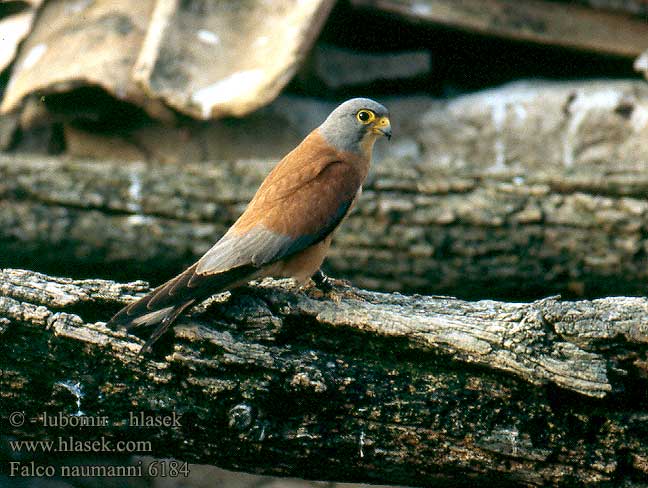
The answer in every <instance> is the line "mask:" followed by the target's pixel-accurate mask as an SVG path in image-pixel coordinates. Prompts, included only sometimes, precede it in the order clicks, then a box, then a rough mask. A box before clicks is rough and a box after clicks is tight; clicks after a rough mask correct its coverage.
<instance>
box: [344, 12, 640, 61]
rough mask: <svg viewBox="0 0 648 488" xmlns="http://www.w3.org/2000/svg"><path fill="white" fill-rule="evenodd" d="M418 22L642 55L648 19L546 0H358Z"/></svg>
mask: <svg viewBox="0 0 648 488" xmlns="http://www.w3.org/2000/svg"><path fill="white" fill-rule="evenodd" d="M352 3H353V4H354V5H357V6H363V7H371V8H375V9H379V10H384V11H386V12H389V13H391V14H399V15H401V16H404V17H406V18H409V19H411V20H414V21H418V22H428V23H432V24H440V25H446V26H450V27H457V28H460V29H464V30H467V31H471V32H479V33H482V34H486V35H495V36H500V37H506V38H511V39H517V40H523V41H531V42H537V43H541V44H551V45H558V46H565V47H571V48H577V49H582V50H588V51H597V52H603V53H608V54H614V55H617V56H628V57H634V56H638V55H639V54H640V53H641V52H642V51H643V50H644V49H646V48H647V47H648V44H647V43H648V40H647V39H648V25H646V23H645V22H644V21H643V19H641V18H639V17H637V18H635V17H633V16H630V15H628V14H626V13H622V12H614V11H606V10H598V9H592V8H588V7H586V6H582V5H578V4H574V3H565V2H551V1H545V0H523V1H519V0H486V1H484V0H461V1H453V0H416V1H414V0H353V2H352Z"/></svg>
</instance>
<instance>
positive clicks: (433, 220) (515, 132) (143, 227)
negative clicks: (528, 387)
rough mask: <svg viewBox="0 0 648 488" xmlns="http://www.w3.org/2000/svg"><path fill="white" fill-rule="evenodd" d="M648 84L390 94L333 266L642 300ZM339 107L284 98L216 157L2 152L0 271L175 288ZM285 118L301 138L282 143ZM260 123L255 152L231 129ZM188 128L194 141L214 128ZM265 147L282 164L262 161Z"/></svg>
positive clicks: (445, 285)
mask: <svg viewBox="0 0 648 488" xmlns="http://www.w3.org/2000/svg"><path fill="white" fill-rule="evenodd" d="M646 94H648V86H645V84H644V83H643V82H636V83H635V82H596V83H593V82H592V83H536V84H513V85H508V86H505V87H502V88H499V89H497V90H493V91H488V92H483V93H479V94H475V95H469V96H465V97H461V98H458V99H455V100H453V101H451V102H433V101H431V100H425V99H422V98H420V97H419V98H415V99H401V100H394V101H393V103H392V104H390V106H391V107H392V111H393V112H394V116H393V118H394V120H395V121H401V122H395V124H396V125H397V134H398V139H399V140H397V141H395V142H394V144H393V145H385V146H382V147H380V148H377V150H378V149H380V151H381V154H378V161H377V162H376V164H375V165H374V168H373V169H372V172H371V175H370V179H369V181H368V183H367V185H365V191H364V194H363V197H362V198H361V199H360V202H359V205H358V209H357V210H356V211H355V212H354V213H353V215H352V217H351V218H350V219H349V221H348V222H346V223H345V225H344V226H342V228H341V230H340V232H339V235H338V236H337V237H336V239H335V245H334V246H333V249H332V252H331V254H330V257H329V259H328V260H327V262H326V263H327V264H326V266H327V269H328V271H329V272H330V273H331V274H333V275H334V276H339V277H344V278H349V279H351V280H352V281H353V282H354V283H356V284H358V285H360V286H365V287H368V288H373V289H382V290H391V291H394V290H398V291H407V292H421V293H443V294H451V295H456V296H461V297H464V298H474V297H480V296H482V297H483V296H487V297H491V298H492V297H500V298H502V297H508V299H511V298H517V299H528V298H534V297H535V298H538V297H541V296H544V295H547V294H551V293H561V294H564V295H566V296H583V295H585V296H596V295H598V296H601V295H606V294H643V293H645V291H646V285H645V283H646V280H647V279H648V262H647V259H646V249H648V241H647V240H646V235H647V233H648V227H647V226H648V223H647V216H648V202H647V201H646V199H645V195H646V192H647V191H648V173H647V172H646V170H645V168H646V167H645V163H644V162H643V161H646V160H647V159H648V145H646V144H645V141H646V140H647V139H646V138H647V137H648V125H647V123H648V105H647V101H646ZM413 108H416V111H415V112H413V111H412V110H413ZM328 109H329V107H328V106H327V105H326V104H313V103H309V102H307V101H304V100H303V99H295V98H283V99H281V100H280V101H278V102H277V103H276V104H275V105H273V106H272V107H271V108H269V109H268V110H267V112H266V113H265V114H264V115H263V116H262V117H259V119H257V120H261V119H263V120H265V123H263V124H261V123H260V122H259V123H258V122H256V121H255V120H253V119H249V120H248V121H242V122H240V123H238V124H237V125H232V126H230V127H229V131H228V132H227V134H228V135H227V136H226V137H229V140H230V141H231V144H230V145H229V146H228V147H229V153H228V154H223V155H224V156H225V159H224V160H220V161H207V162H203V163H200V162H196V163H187V162H185V161H184V158H183V157H182V155H178V156H177V157H176V159H175V161H174V160H173V159H172V158H173V154H174V152H173V150H169V151H166V154H167V156H168V157H169V158H170V159H169V162H168V163H166V164H160V163H154V162H151V163H144V162H127V161H123V160H122V161H115V162H109V161H79V160H66V159H63V160H61V159H51V158H46V157H36V158H34V157H26V156H5V157H0V181H1V183H0V197H1V198H2V201H1V203H0V222H2V225H1V226H0V245H1V246H2V247H3V248H4V249H6V250H7V251H6V253H5V254H4V256H3V257H0V266H12V265H20V266H22V267H28V268H35V269H43V270H47V271H50V272H55V273H65V272H70V271H72V270H74V273H75V274H77V275H83V276H92V277H106V278H107V277H114V276H120V277H121V278H122V279H128V278H130V277H141V278H146V279H149V280H154V281H156V282H159V281H161V280H164V279H166V278H168V277H169V276H171V275H172V274H174V273H176V272H178V271H180V270H181V268H183V267H184V266H187V265H189V264H191V262H192V261H193V260H194V259H196V258H197V257H199V256H200V255H201V254H202V253H203V252H205V251H206V250H207V249H208V248H209V247H210V246H211V245H212V244H213V243H214V242H215V241H216V240H217V239H218V238H219V237H220V236H221V235H222V234H223V233H224V231H225V230H226V228H227V226H229V225H231V223H233V221H234V220H235V219H236V218H237V217H238V215H239V214H240V213H241V212H242V210H243V208H244V206H245V205H246V203H247V202H248V201H249V199H250V198H251V197H252V195H253V194H254V191H255V190H256V188H257V187H258V185H259V184H260V182H261V181H262V179H263V178H264V177H265V175H266V174H267V173H268V171H269V170H270V168H271V167H272V166H273V165H274V164H275V162H276V161H277V160H278V159H279V157H281V154H282V153H284V152H286V151H288V150H289V148H290V147H291V146H292V145H294V144H296V143H297V142H298V140H299V139H300V138H301V137H302V136H303V133H304V132H306V130H308V128H310V127H311V125H310V124H309V121H308V119H307V114H310V116H311V117H313V118H316V117H317V114H319V113H326V112H327V111H328ZM289 110H292V112H290V116H287V115H285V114H287V113H288V111H289ZM300 112H303V114H304V115H303V116H300ZM290 117H292V119H291V118H290ZM268 121H272V122H271V123H268ZM304 121H306V122H304ZM282 124H283V125H286V126H290V127H294V131H293V133H294V135H293V136H292V137H287V138H285V139H283V140H281V139H278V138H277V137H275V135H274V134H275V133H274V132H273V131H274V129H272V127H276V126H279V125H282ZM265 127H269V129H265ZM248 130H249V131H255V133H256V134H257V142H259V144H260V145H259V146H257V148H258V149H255V148H254V147H253V146H250V145H248V144H245V143H244V142H242V141H244V139H243V138H242V136H237V135H236V134H237V132H238V133H240V134H244V133H245V132H246V131H248ZM148 131H149V132H148V134H147V135H146V136H144V138H147V137H150V140H151V141H156V140H162V139H163V137H162V136H161V135H159V136H153V135H151V134H152V133H154V129H152V128H150V129H148ZM215 132H216V129H210V130H208V131H205V133H206V134H213V133H215ZM189 133H190V134H194V136H192V137H190V140H193V141H194V144H195V145H196V147H200V144H202V143H201V137H204V135H201V133H200V132H199V131H198V132H194V131H190V132H189ZM75 137H76V136H75ZM79 137H80V138H82V137H85V136H83V133H81V134H80V135H79ZM178 137H179V138H181V137H182V136H181V131H179V134H178ZM239 137H240V138H239ZM237 138H239V139H237ZM80 140H81V139H80ZM237 140H240V141H241V142H240V143H236V141H237ZM261 141H268V143H267V144H263V143H262V142H261ZM270 141H273V144H270ZM105 143H106V144H108V145H107V149H106V151H107V152H108V151H109V148H110V147H111V146H110V143H109V141H105ZM88 144H93V145H95V146H97V145H99V144H100V143H99V142H95V140H94V139H92V138H90V139H89V140H88ZM119 147H120V148H121V150H122V151H123V150H124V149H125V147H124V146H122V145H120V146H119ZM136 147H140V148H141V147H142V146H141V145H140V146H136ZM150 147H155V144H151V146H150ZM164 147H166V146H161V147H158V150H160V151H164ZM184 147H185V148H186V150H187V151H194V150H195V151H197V152H198V153H200V152H201V150H200V149H194V148H193V146H192V145H191V144H187V145H185V146H184ZM263 147H266V148H268V147H274V148H275V149H274V153H275V155H276V157H275V158H263V159H259V158H260V157H261V153H262V148H263ZM237 152H238V154H237ZM70 266H72V268H70ZM68 270H69V271H68ZM485 290H487V291H485Z"/></svg>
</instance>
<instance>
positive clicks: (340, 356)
mask: <svg viewBox="0 0 648 488" xmlns="http://www.w3.org/2000/svg"><path fill="white" fill-rule="evenodd" d="M147 290H148V286H147V285H146V283H143V282H137V283H130V284H118V283H114V282H111V281H104V280H87V281H75V280H70V279H65V278H55V277H50V276H46V275H42V274H38V273H34V272H30V271H20V270H11V269H6V270H4V271H2V272H1V273H0V335H1V337H2V340H0V356H1V357H2V358H3V359H2V373H3V374H2V375H0V386H1V387H2V388H1V389H0V391H1V392H2V398H3V402H2V412H1V414H2V416H3V417H5V416H6V415H8V411H5V410H7V409H8V408H9V406H10V407H11V409H12V410H13V409H16V410H24V411H25V412H27V414H28V415H33V416H38V415H39V414H41V413H42V412H43V410H44V409H45V410H47V411H52V412H56V411H63V412H67V413H70V414H71V413H74V412H76V411H77V409H78V408H79V407H78V406H77V400H78V399H77V398H75V397H74V396H73V395H71V394H70V393H69V392H68V391H67V390H66V389H65V388H61V387H60V386H57V385H60V384H61V382H68V381H71V382H73V383H75V384H76V383H78V384H79V387H80V388H81V390H82V391H83V396H82V397H81V398H80V402H81V405H80V408H81V410H82V411H83V412H84V413H85V414H86V415H107V416H108V417H109V418H110V419H111V424H110V425H109V426H107V427H105V428H102V429H101V435H105V436H108V437H109V438H110V439H113V440H117V439H124V438H129V439H138V438H143V437H145V438H147V439H151V440H152V442H153V444H154V449H155V452H154V453H153V454H154V455H155V456H158V457H163V456H167V455H173V456H174V457H177V458H180V459H185V460H189V461H193V462H202V463H208V464H216V465H219V466H223V467H227V468H233V469H239V470H246V469H247V470H250V469H255V470H258V469H261V470H262V471H263V472H265V473H273V474H282V475H291V476H299V477H304V478H317V479H336V480H339V481H342V480H354V481H365V482H374V483H393V484H405V485H429V484H430V483H431V482H432V481H434V482H435V483H436V482H438V483H441V484H443V485H444V486H469V485H470V484H471V483H472V484H474V483H475V482H476V480H479V481H480V482H481V481H483V480H484V479H490V480H493V482H495V481H497V482H498V483H499V484H500V485H510V486H519V485H522V486H536V485H541V484H544V483H554V484H555V485H557V486H572V485H573V484H579V485H584V486H601V484H600V483H604V484H605V483H607V484H608V485H610V486H612V485H613V484H614V483H619V482H623V483H627V486H633V485H632V483H634V482H637V481H638V480H639V479H641V477H645V476H646V474H648V465H647V461H648V455H647V453H648V444H647V443H646V439H648V435H646V434H647V433H646V431H645V427H644V424H645V418H646V415H648V393H647V391H648V381H647V379H646V378H647V376H648V374H647V370H648V368H647V366H646V364H647V361H646V359H647V358H646V350H647V347H646V346H647V344H648V332H647V331H646V325H645V324H646V323H648V300H646V299H645V298H627V297H612V298H606V299H601V300H595V301H578V302H570V301H560V300H558V299H556V298H547V299H544V300H540V301H536V302H533V303H517V304H516V303H504V302H496V301H479V302H465V301H462V300H457V299H454V298H448V297H425V296H404V295H399V294H383V293H375V292H368V291H364V290H360V289H356V288H337V289H336V292H337V293H338V296H339V298H340V299H339V302H335V301H330V300H329V299H327V298H325V297H323V296H322V295H321V293H320V292H318V291H317V290H309V291H306V292H301V291H296V290H294V289H291V288H290V286H289V284H288V283H286V282H285V281H282V282H276V281H271V280H268V281H266V282H263V283H262V284H260V285H257V286H250V287H246V288H242V289H240V290H237V291H236V292H234V293H233V294H229V293H226V294H223V295H219V296H216V297H214V298H213V299H211V300H210V301H208V302H206V303H205V304H202V305H201V306H199V307H198V308H197V309H195V310H194V311H193V312H192V314H191V315H189V316H187V317H184V318H182V319H181V320H180V322H179V324H178V325H177V326H176V328H175V329H174V333H172V334H170V335H169V336H168V337H166V338H165V340H164V342H163V343H162V344H160V346H162V348H161V349H158V350H156V352H155V354H153V355H151V356H147V357H144V358H137V357H136V353H137V351H138V349H139V347H140V345H141V344H142V341H141V340H139V339H137V338H136V337H134V336H131V335H126V334H124V333H122V332H113V331H110V330H108V329H107V328H105V327H104V325H103V322H93V321H91V320H88V319H87V318H86V314H88V313H89V310H91V309H92V308H94V307H95V305H100V306H101V307H106V308H111V307H113V308H114V309H117V308H119V307H120V306H122V305H123V304H125V303H127V302H129V301H131V300H133V299H134V298H135V297H136V296H140V295H141V294H143V293H145V292H146V291H147ZM72 310H74V312H72ZM91 315H94V314H91ZM91 315H88V316H91ZM109 316H110V313H108V314H107V315H106V317H105V319H107V318H108V317H109ZM95 318H96V317H94V316H93V320H95ZM130 411H145V412H149V413H151V414H157V415H164V414H171V413H172V412H174V411H175V412H176V413H177V414H180V415H182V421H181V427H179V428H159V429H158V428H153V429H147V430H146V431H145V432H144V431H141V430H140V431H137V430H134V429H132V428H131V429H129V428H127V427H126V426H125V419H127V417H128V415H129V414H128V412H130ZM58 432H60V433H62V434H66V435H71V434H70V431H69V430H65V429H63V430H60V431H56V433H58ZM56 433H55V432H53V431H52V430H51V429H49V430H47V429H45V430H44V429H43V428H42V426H39V425H38V423H35V424H30V425H28V426H26V427H24V428H13V429H10V430H9V431H6V432H5V431H3V442H0V444H2V445H5V444H4V442H5V441H6V440H7V436H13V437H15V438H43V437H47V436H52V435H55V434H56ZM73 434H74V435H75V436H79V438H92V437H93V436H94V437H96V436H97V434H98V433H97V431H96V430H93V431H92V432H91V431H88V430H85V431H83V430H77V431H75V432H74V433H73ZM1 449H3V450H5V448H4V447H2V448H1ZM5 454H7V455H10V454H11V453H10V452H6V453H5ZM260 460H263V461H262V462H260ZM323 460H324V461H323Z"/></svg>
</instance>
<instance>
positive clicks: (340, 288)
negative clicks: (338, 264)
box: [310, 270, 355, 303]
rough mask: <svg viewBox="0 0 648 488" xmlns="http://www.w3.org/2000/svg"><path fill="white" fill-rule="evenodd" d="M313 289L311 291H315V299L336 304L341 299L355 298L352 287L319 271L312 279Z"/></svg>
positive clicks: (345, 281) (344, 281) (347, 282)
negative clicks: (331, 301)
mask: <svg viewBox="0 0 648 488" xmlns="http://www.w3.org/2000/svg"><path fill="white" fill-rule="evenodd" d="M311 279H312V280H313V284H314V285H315V286H314V287H311V289H310V290H311V291H316V292H315V293H314V295H315V296H316V298H327V299H329V300H333V301H334V302H336V303H340V301H341V300H342V298H343V297H345V296H346V297H350V296H355V294H354V293H353V291H352V290H353V286H352V285H351V282H349V281H347V280H339V279H334V278H331V277H329V276H326V275H325V274H324V273H323V272H322V271H321V270H318V271H317V272H316V273H315V274H314V275H313V276H312V277H311Z"/></svg>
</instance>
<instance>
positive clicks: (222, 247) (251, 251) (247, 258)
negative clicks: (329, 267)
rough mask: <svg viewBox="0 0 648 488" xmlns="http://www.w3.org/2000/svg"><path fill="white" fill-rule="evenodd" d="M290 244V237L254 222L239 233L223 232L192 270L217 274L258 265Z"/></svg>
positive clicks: (280, 253)
mask: <svg viewBox="0 0 648 488" xmlns="http://www.w3.org/2000/svg"><path fill="white" fill-rule="evenodd" d="M293 244H294V240H293V239H291V238H290V236H285V235H281V234H277V233H275V232H272V231H270V230H268V229H266V228H265V227H263V226H262V225H258V226H256V227H254V228H252V229H250V230H249V231H248V232H246V233H245V234H243V235H240V236H237V235H233V234H225V235H224V236H223V238H222V239H221V240H220V241H218V242H217V243H216V244H214V246H213V247H212V248H211V249H210V250H209V251H207V253H206V254H205V255H204V256H203V257H202V258H200V260H199V261H198V266H197V268H196V273H198V274H202V275H204V274H217V273H222V272H223V271H227V270H229V269H232V268H236V267H239V266H245V265H252V266H257V267H258V266H262V265H263V264H267V263H269V262H272V261H274V260H275V259H276V258H277V256H281V255H283V254H284V253H285V252H286V250H288V249H290V247H291V246H292V245H293Z"/></svg>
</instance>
